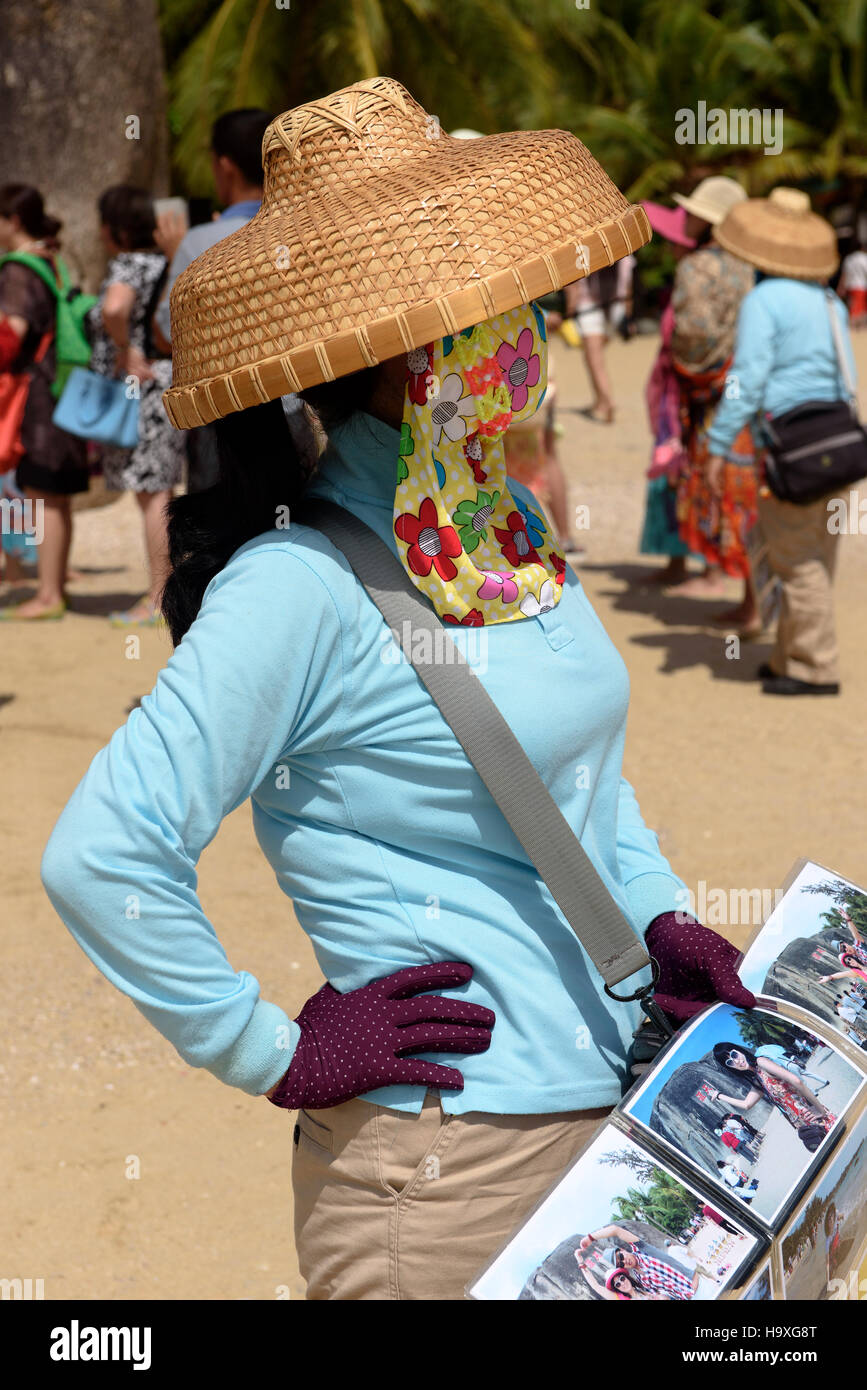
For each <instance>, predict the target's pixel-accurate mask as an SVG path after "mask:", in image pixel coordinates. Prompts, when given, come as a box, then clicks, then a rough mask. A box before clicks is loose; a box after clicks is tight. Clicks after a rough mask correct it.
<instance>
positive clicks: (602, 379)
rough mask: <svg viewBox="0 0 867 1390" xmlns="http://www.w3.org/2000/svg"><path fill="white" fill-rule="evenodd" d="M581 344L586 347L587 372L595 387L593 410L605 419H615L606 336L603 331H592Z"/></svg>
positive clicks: (583, 338)
mask: <svg viewBox="0 0 867 1390" xmlns="http://www.w3.org/2000/svg"><path fill="white" fill-rule="evenodd" d="M581 345H582V347H583V348H584V360H585V362H586V363H587V374H588V376H589V377H590V383H591V385H592V387H593V412H594V414H598V415H599V416H600V417H602V418H603V419H613V418H614V401H613V400H612V397H611V382H610V380H609V377H608V369H607V367H606V365H605V336H604V334H602V333H591V334H589V335H588V336H585V337H582V339H581Z"/></svg>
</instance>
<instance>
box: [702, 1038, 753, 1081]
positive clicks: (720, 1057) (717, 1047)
mask: <svg viewBox="0 0 867 1390" xmlns="http://www.w3.org/2000/svg"><path fill="white" fill-rule="evenodd" d="M730 1052H740V1053H742V1054H743V1056H744V1057H746V1059H747V1064H748V1066H749V1070H750V1071H751V1072H755V1071H756V1068H757V1067H758V1061H757V1058H756V1054H755V1053H754V1052H750V1051H749V1050H748V1049H747V1048H745V1047H744V1045H743V1043H727V1042H718V1043H714V1045H713V1057H714V1061H715V1062H717V1063H718V1064H719V1066H721V1067H725V1069H726V1071H734V1070H735V1068H734V1067H730V1066H729V1063H728V1055H729V1053H730ZM737 1074H738V1075H739V1076H743V1075H745V1072H738V1073H737Z"/></svg>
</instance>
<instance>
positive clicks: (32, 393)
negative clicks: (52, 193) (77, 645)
mask: <svg viewBox="0 0 867 1390" xmlns="http://www.w3.org/2000/svg"><path fill="white" fill-rule="evenodd" d="M59 230H60V223H59V221H58V220H57V218H56V217H50V216H49V215H48V214H47V213H46V211H45V207H44V204H43V200H42V195H41V193H40V192H39V191H38V189H36V188H31V187H30V186H29V185H27V184H6V185H5V187H3V188H0V254H2V261H0V494H2V497H3V501H4V503H5V504H6V506H5V508H4V521H5V517H6V515H7V514H8V515H9V516H10V517H13V518H14V517H15V516H16V515H17V516H18V517H19V518H20V522H19V523H18V524H17V527H16V529H13V528H12V527H11V526H10V527H8V528H7V527H4V534H3V551H4V555H5V559H6V570H5V573H6V577H7V578H8V579H12V580H14V579H18V578H24V577H25V571H24V565H23V564H22V562H23V561H26V559H27V558H32V559H33V560H34V561H35V562H36V565H37V590H36V593H35V594H34V595H33V597H32V598H29V599H26V600H25V601H24V602H23V603H16V604H12V605H9V606H8V607H6V608H3V609H2V610H0V617H2V618H3V619H4V620H10V619H15V620H22V621H23V620H25V619H26V620H28V621H31V620H34V619H42V618H49V619H50V618H61V617H62V616H63V614H64V612H65V609H66V599H65V597H64V586H65V581H66V570H67V560H68V557H69V548H70V544H71V541H72V511H71V507H70V499H71V497H72V496H73V494H74V493H76V492H86V491H87V489H88V485H89V476H88V469H87V459H86V454H85V444H84V440H83V439H76V438H75V436H74V435H71V434H67V433H66V432H65V431H64V430H62V429H59V428H58V427H57V426H56V425H55V424H54V423H53V421H52V412H53V410H54V404H55V402H54V397H53V394H52V386H53V383H54V379H55V372H56V368H57V353H56V344H55V336H56V335H55V323H56V299H55V296H54V295H53V294H52V293H51V290H50V289H49V288H48V285H47V284H46V283H45V281H44V279H43V278H42V276H40V275H39V274H38V273H37V270H38V268H39V267H40V265H41V264H42V263H44V265H45V266H46V267H48V268H49V269H50V271H51V274H52V275H54V276H55V277H57V275H58V260H57V257H56V237H57V233H58V231H59ZM37 257H38V258H39V260H37V259H36V258H37ZM28 262H29V264H28ZM4 480H5V481H4ZM10 561H11V564H10Z"/></svg>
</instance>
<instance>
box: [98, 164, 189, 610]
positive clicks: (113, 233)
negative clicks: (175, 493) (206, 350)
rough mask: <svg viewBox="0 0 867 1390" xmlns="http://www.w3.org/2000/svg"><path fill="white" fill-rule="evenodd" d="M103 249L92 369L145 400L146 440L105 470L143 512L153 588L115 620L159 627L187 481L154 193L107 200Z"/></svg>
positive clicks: (110, 450)
mask: <svg viewBox="0 0 867 1390" xmlns="http://www.w3.org/2000/svg"><path fill="white" fill-rule="evenodd" d="M99 217H100V224H101V236H102V241H103V244H104V246H105V248H106V250H107V251H108V253H109V255H110V256H111V260H110V261H109V263H108V268H107V270H106V273H105V278H104V280H103V282H102V286H101V288H100V293H99V301H98V303H97V305H96V307H95V308H94V309H93V310H92V312H91V314H90V326H91V329H92V332H93V356H92V358H91V363H90V365H91V369H92V371H94V372H98V373H100V374H101V375H103V376H106V377H111V378H115V379H118V378H119V379H120V380H121V381H122V382H124V383H125V394H126V399H129V397H130V395H132V398H133V399H136V396H135V393H136V392H137V393H138V396H137V400H138V422H137V423H138V431H137V434H138V439H137V442H136V443H135V444H133V445H132V447H129V446H127V447H123V446H120V445H118V444H116V443H115V444H106V445H104V446H103V450H102V468H103V474H104V477H105V482H106V486H107V487H108V488H110V489H111V490H113V491H118V492H127V491H129V492H134V493H135V497H136V501H137V502H138V505H139V507H140V508H141V513H142V520H143V522H144V533H145V546H146V549H147V559H148V571H149V574H150V581H151V582H150V589H149V592H148V593H147V594H144V595H143V596H142V598H140V599H139V601H138V602H137V603H136V604H135V605H134V606H133V607H132V608H131V609H129V611H128V612H126V613H113V614H112V615H111V621H112V623H114V624H115V625H116V626H127V625H128V624H137V625H138V624H146V625H148V626H155V625H156V624H157V623H158V622H159V620H160V619H159V612H158V598H159V594H160V590H161V589H162V586H163V584H164V583H165V579H166V575H167V573H168V550H167V541H166V505H167V504H168V502H169V501H170V499H171V495H172V489H173V488H174V487H175V486H176V485H177V483H179V482H180V479H181V471H182V467H183V459H184V439H185V436H184V435H183V433H180V434H179V433H178V432H177V431H176V430H173V429H172V428H171V425H170V424H169V422H168V420H167V419H166V415H165V411H164V410H163V407H162V393H163V391H165V390H166V388H167V387H169V386H170V385H171V381H172V364H171V359H170V358H167V357H166V358H160V357H156V356H155V353H154V349H153V346H152V344H151V342H150V339H149V325H150V321H151V318H152V316H153V309H154V306H155V304H156V301H157V299H158V298H159V294H160V290H161V288H162V285H163V282H164V280H165V275H166V269H167V266H166V260H165V257H164V256H163V255H162V254H161V253H160V252H159V251H158V250H157V249H156V244H155V242H154V233H155V231H156V219H155V216H154V208H153V202H152V199H151V197H150V194H149V193H147V192H146V191H145V190H144V189H140V188H133V187H130V186H128V185H118V186H117V187H114V188H108V189H106V191H105V192H104V193H103V194H102V196H101V198H100V200H99Z"/></svg>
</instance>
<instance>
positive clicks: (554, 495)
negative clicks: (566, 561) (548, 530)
mask: <svg viewBox="0 0 867 1390" xmlns="http://www.w3.org/2000/svg"><path fill="white" fill-rule="evenodd" d="M545 484H546V487H547V490H548V506H549V508H550V512H551V519H552V521H553V522H554V529H555V530H556V532H557V539H558V540H559V542H560V544H561V545H562V547H563V549H564V550H575V549H577V545H576V542H575V541H574V540H573V537H572V529H571V527H570V525H569V494H568V490H567V487H566V479H565V477H564V475H563V469H562V467H561V466H560V460H559V458H558V457H557V444H556V441H555V439H554V435H553V432H552V431H550V430H546V431H545Z"/></svg>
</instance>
